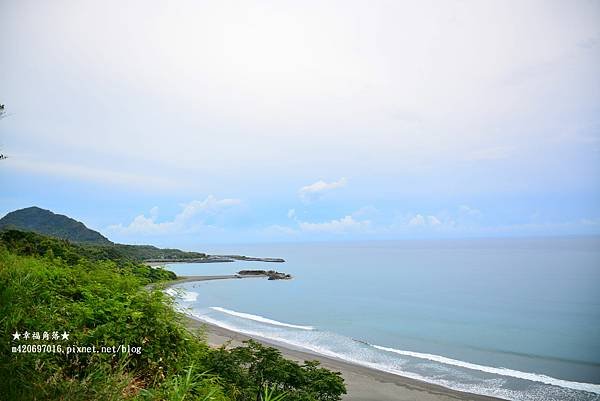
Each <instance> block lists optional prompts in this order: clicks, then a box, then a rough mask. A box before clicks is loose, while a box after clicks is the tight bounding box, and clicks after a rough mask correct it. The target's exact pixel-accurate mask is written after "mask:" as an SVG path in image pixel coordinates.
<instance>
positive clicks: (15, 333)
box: [12, 330, 21, 341]
mask: <svg viewBox="0 0 600 401" xmlns="http://www.w3.org/2000/svg"><path fill="white" fill-rule="evenodd" d="M12 336H13V341H17V340H20V339H21V333H19V332H18V331H16V330H15V332H14V333H13V335H12Z"/></svg>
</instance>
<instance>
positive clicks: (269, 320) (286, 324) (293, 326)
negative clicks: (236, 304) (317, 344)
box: [210, 306, 315, 330]
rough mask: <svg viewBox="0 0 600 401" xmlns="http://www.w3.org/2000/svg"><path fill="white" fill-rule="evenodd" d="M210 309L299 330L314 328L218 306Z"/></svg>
mask: <svg viewBox="0 0 600 401" xmlns="http://www.w3.org/2000/svg"><path fill="white" fill-rule="evenodd" d="M210 309H212V310H216V311H217V312H222V313H226V314H228V315H231V316H236V317H241V318H243V319H248V320H254V321H255V322H261V323H267V324H271V325H274V326H283V327H291V328H293V329H300V330H314V329H315V328H314V327H312V326H300V325H297V324H290V323H283V322H278V321H277V320H272V319H268V318H266V317H262V316H257V315H252V314H250V313H243V312H236V311H233V310H229V309H225V308H221V307H220V306H211V307H210Z"/></svg>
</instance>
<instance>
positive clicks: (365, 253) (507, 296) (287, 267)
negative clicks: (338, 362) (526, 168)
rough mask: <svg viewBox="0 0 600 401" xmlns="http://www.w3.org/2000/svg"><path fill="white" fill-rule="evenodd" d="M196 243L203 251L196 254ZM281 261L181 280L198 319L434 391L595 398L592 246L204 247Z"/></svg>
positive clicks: (182, 270)
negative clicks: (259, 272) (235, 276)
mask: <svg viewBox="0 0 600 401" xmlns="http://www.w3.org/2000/svg"><path fill="white" fill-rule="evenodd" d="M203 249H204V248H203ZM207 251H208V252H209V253H213V254H232V253H236V254H244V255H249V256H263V257H282V258H284V259H286V263H282V264H273V263H260V262H235V263H219V264H174V265H171V266H170V267H171V269H172V270H174V271H175V272H177V273H178V274H181V275H186V274H187V275H192V274H198V275H203V274H206V275H210V274H227V273H234V272H237V271H238V270H241V269H246V268H255V269H256V268H260V269H275V270H279V271H284V272H286V273H291V274H292V275H293V276H294V279H293V280H290V281H268V280H266V279H259V278H253V279H243V280H221V281H210V282H200V283H183V284H180V285H178V286H177V287H179V288H181V289H183V291H182V292H181V293H180V294H179V296H178V303H179V305H180V306H181V307H182V308H188V312H189V313H192V314H194V315H195V316H197V317H198V318H200V319H202V320H205V321H207V322H210V323H213V324H217V325H220V326H222V327H225V328H229V329H232V330H236V331H239V332H243V333H247V334H253V335H257V336H261V337H264V338H268V339H270V340H275V341H279V342H282V343H285V344H288V345H292V346H294V347H298V348H304V349H308V350H312V351H314V352H318V353H322V354H325V355H329V356H333V357H337V358H340V359H344V360H347V361H350V362H354V363H359V364H362V365H365V366H370V367H373V368H376V369H380V370H384V371H388V372H391V373H395V374H399V375H403V376H407V377H412V378H416V379H420V380H425V381H427V382H431V383H436V384H440V385H443V386H445V387H449V388H453V389H457V390H463V391H468V392H473V393H478V394H486V395H493V396H497V397H501V398H506V399H511V400H600V290H599V287H600V238H569V239H510V240H504V239H503V240H500V239H494V240H468V241H467V240H461V241H385V242H364V243H318V244H285V245H283V244H278V245H254V246H250V245H249V246H240V245H236V246H230V247H220V248H214V249H207Z"/></svg>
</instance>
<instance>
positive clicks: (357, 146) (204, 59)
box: [0, 1, 600, 248]
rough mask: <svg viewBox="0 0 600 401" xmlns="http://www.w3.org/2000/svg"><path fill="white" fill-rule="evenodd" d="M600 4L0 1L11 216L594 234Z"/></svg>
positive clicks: (279, 230)
mask: <svg viewBox="0 0 600 401" xmlns="http://www.w3.org/2000/svg"><path fill="white" fill-rule="evenodd" d="M598 21H600V2H598V1H539V2H538V1H519V2H517V1H514V2H510V1H509V2H507V1H498V2H494V1H490V2H477V1H456V2H452V1H444V2H441V1H419V2H416V1H415V2H410V1H402V2H384V1H381V2H377V1H375V2H372V1H370V2H360V1H344V2H341V1H340V2H335V1H334V2H327V3H326V4H323V2H285V1H281V2H273V3H271V2H254V1H251V2H228V1H218V2H217V1H206V2H198V1H178V2H164V1H163V2H153V1H144V2H135V1H133V2H127V4H126V5H125V4H122V2H116V1H102V2H99V1H78V2H73V1H55V2H39V1H19V2H2V4H1V5H0V35H1V36H0V38H2V41H3V43H2V49H3V50H2V57H0V71H2V74H0V103H4V104H6V108H7V110H8V112H9V115H8V116H7V117H6V118H4V119H2V120H1V121H0V146H1V149H2V152H3V153H5V154H7V155H8V156H9V158H8V159H7V160H4V161H2V164H1V166H0V167H1V168H0V180H1V182H2V189H3V190H2V192H1V193H0V213H2V214H4V213H6V212H9V211H11V210H14V209H17V208H22V207H27V206H31V205H38V206H40V207H44V208H48V209H51V210H53V211H55V212H58V213H63V214H67V215H69V216H72V217H74V218H77V219H79V220H82V221H84V222H85V223H86V224H88V225H89V226H90V227H92V228H94V229H97V230H99V231H101V232H102V233H103V234H105V235H107V236H108V237H109V238H111V239H113V240H115V241H120V242H127V243H152V244H157V245H168V246H179V247H184V248H197V247H200V246H201V244H204V243H228V242H231V243H239V242H264V241H269V242H270V241H312V240H315V241H319V240H368V239H396V238H399V239H401V238H460V237H482V236H485V237H488V236H543V235H572V234H575V235H581V234H599V233H600V74H598V71H599V70H600V24H598Z"/></svg>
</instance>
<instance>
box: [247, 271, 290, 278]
mask: <svg viewBox="0 0 600 401" xmlns="http://www.w3.org/2000/svg"><path fill="white" fill-rule="evenodd" d="M238 275H240V276H264V277H268V278H269V280H290V279H291V278H292V275H291V274H287V273H282V272H277V271H275V270H240V271H239V272H238Z"/></svg>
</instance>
